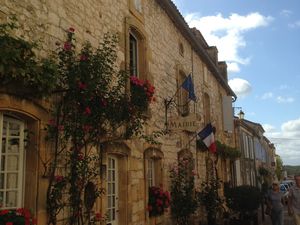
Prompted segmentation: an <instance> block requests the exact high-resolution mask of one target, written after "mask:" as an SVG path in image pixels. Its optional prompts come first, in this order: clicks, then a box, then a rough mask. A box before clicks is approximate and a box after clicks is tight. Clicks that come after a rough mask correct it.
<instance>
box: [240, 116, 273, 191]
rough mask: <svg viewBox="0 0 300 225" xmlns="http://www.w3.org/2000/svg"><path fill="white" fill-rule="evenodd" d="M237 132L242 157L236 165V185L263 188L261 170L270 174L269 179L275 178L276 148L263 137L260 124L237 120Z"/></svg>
mask: <svg viewBox="0 0 300 225" xmlns="http://www.w3.org/2000/svg"><path fill="white" fill-rule="evenodd" d="M235 132H236V137H237V138H236V139H237V147H238V148H239V149H240V150H241V153H242V155H241V157H240V159H238V160H237V161H236V162H235V164H236V165H237V166H236V169H237V171H239V172H237V173H238V176H237V179H236V181H235V183H236V185H251V186H257V187H261V184H262V183H261V182H262V180H261V178H259V176H260V174H259V168H260V167H263V168H265V169H266V170H268V171H269V172H270V175H272V176H270V177H269V179H270V181H269V182H271V180H273V179H275V178H274V168H275V164H274V163H275V158H274V154H275V148H274V145H273V144H272V143H271V142H270V141H269V140H268V139H267V138H266V137H265V136H264V135H263V134H264V129H263V127H262V126H261V124H259V123H255V122H253V121H249V120H246V119H243V118H235Z"/></svg>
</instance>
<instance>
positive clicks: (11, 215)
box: [0, 208, 37, 225]
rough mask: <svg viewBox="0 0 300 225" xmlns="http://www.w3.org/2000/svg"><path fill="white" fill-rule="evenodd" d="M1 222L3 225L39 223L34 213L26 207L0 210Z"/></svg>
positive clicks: (31, 224)
mask: <svg viewBox="0 0 300 225" xmlns="http://www.w3.org/2000/svg"><path fill="white" fill-rule="evenodd" d="M0 224H3V225H24V224H26V225H34V224H37V221H36V219H35V218H33V216H32V213H31V212H30V211H29V210H28V209H25V208H19V209H3V210H0Z"/></svg>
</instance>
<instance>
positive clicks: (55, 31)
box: [0, 0, 226, 225]
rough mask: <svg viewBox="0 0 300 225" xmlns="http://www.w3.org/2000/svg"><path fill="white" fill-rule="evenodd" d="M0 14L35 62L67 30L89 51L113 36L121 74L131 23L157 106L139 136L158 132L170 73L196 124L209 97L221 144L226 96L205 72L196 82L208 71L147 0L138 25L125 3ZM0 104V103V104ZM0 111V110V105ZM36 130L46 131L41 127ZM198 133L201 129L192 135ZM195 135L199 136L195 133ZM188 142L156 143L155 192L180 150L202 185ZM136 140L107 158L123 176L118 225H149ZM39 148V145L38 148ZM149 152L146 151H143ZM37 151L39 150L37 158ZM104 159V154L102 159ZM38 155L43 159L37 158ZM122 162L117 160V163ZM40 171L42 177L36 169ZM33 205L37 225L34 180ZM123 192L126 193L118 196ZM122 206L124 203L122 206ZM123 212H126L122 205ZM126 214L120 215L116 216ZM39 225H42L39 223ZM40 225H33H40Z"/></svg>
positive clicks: (176, 138)
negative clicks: (182, 88) (13, 21)
mask: <svg viewBox="0 0 300 225" xmlns="http://www.w3.org/2000/svg"><path fill="white" fill-rule="evenodd" d="M2 2H3V3H1V8H0V22H1V23H2V22H5V21H6V20H7V18H8V16H9V15H11V14H16V16H17V18H18V21H19V25H20V29H19V30H18V32H17V33H16V35H19V36H21V35H23V36H24V37H25V39H27V40H34V41H39V44H40V45H41V49H40V51H39V52H38V54H39V55H43V56H45V55H48V54H50V53H51V52H52V51H53V50H55V48H56V42H57V41H60V42H63V41H64V40H65V30H67V29H68V28H69V27H73V28H74V29H75V34H76V40H77V42H78V43H79V44H80V43H83V42H85V41H90V42H91V44H92V45H93V46H96V45H97V44H98V42H99V40H101V39H102V37H103V34H104V33H106V32H116V33H117V34H119V37H120V44H119V51H118V64H119V65H120V66H121V67H122V68H124V65H126V64H128V62H127V61H126V58H127V53H126V49H127V45H126V44H128V43H127V40H128V39H127V38H128V26H129V27H130V24H129V25H128V24H126V22H125V18H130V19H131V20H132V21H134V23H133V24H135V25H136V26H137V27H138V28H140V29H143V32H144V34H145V39H146V42H147V45H146V47H147V53H146V55H145V57H146V58H147V62H146V67H147V68H148V74H147V78H148V79H150V80H151V81H152V82H153V84H154V86H155V88H156V89H155V91H156V94H155V96H156V99H157V101H156V102H155V103H154V104H153V105H152V106H151V109H150V114H151V118H150V121H149V123H148V125H147V127H146V128H145V131H146V133H151V132H152V131H155V130H162V129H164V123H165V111H164V100H165V99H170V97H172V96H173V95H174V94H175V93H176V90H177V88H178V85H180V84H178V82H179V81H178V72H179V71H182V72H183V73H185V75H188V74H190V73H192V75H193V79H194V85H195V91H196V96H197V97H198V101H197V102H196V103H194V102H191V103H190V112H191V113H197V114H198V115H200V116H201V124H202V127H204V120H203V111H204V109H203V93H204V92H206V93H208V94H209V97H210V102H211V109H210V112H211V119H212V121H211V122H212V123H213V125H214V126H215V127H217V134H216V135H217V139H219V140H222V141H223V142H226V140H225V136H224V132H223V131H222V104H221V100H220V96H222V95H226V91H225V90H224V89H223V88H222V86H221V85H220V84H219V82H218V81H217V80H216V78H215V77H214V76H213V75H212V74H211V72H210V71H208V74H207V80H206V81H205V79H204V70H208V69H207V66H206V65H205V63H204V61H203V59H201V58H200V56H198V55H197V53H196V52H195V51H194V50H193V48H192V47H191V44H190V43H189V42H188V41H187V40H186V39H185V38H184V36H183V35H182V32H181V31H179V30H178V28H177V27H176V26H175V24H174V22H173V21H172V20H171V19H170V18H169V17H168V15H167V14H166V13H165V11H164V10H163V9H162V8H161V7H160V6H159V5H158V4H157V3H156V1H154V0H144V1H142V2H143V4H144V5H143V14H142V15H141V17H139V16H136V15H135V13H132V10H131V8H130V7H132V6H131V4H132V3H131V2H130V0H84V1H71V0H64V1H60V0H51V1H46V0H27V1H9V0H6V1H2ZM180 45H182V47H183V50H184V52H183V54H181V53H180V49H179V46H180ZM0 101H1V99H0ZM0 103H1V102H0ZM174 115H177V110H176V108H174V107H172V108H170V110H169V113H168V116H174ZM42 123H46V121H45V120H43V121H42ZM200 128H201V127H200ZM200 128H199V129H200ZM193 136H194V134H191V133H186V132H177V133H175V132H170V133H168V134H166V135H165V136H163V137H162V138H160V141H161V143H162V144H161V145H160V146H155V147H157V148H159V149H160V150H161V151H162V152H163V154H164V158H163V164H162V173H163V176H162V177H163V178H162V184H163V186H164V188H165V189H167V187H168V186H169V175H168V169H169V166H170V165H171V164H173V163H175V162H177V157H178V155H177V153H178V152H179V151H180V150H182V149H185V148H190V150H191V152H192V153H193V155H194V157H195V158H196V170H197V177H196V179H197V183H200V182H201V181H203V180H205V177H206V161H205V160H206V157H208V154H207V153H201V152H200V153H199V152H198V153H197V152H196V147H195V142H191V143H189V140H190V139H191V138H193ZM140 142H141V141H140V140H134V139H133V140H132V141H129V142H128V143H126V144H127V146H128V148H129V149H130V151H129V153H128V152H127V153H124V154H123V153H122V154H119V153H116V152H112V153H113V154H115V155H118V157H120V158H122V160H121V161H122V162H124V163H123V164H122V167H123V168H124V169H126V168H127V169H128V171H126V172H125V173H124V174H123V175H124V176H126V178H127V179H125V178H124V177H123V181H122V184H124V185H127V188H124V187H123V188H122V193H120V194H121V195H126V197H123V200H122V202H123V203H122V207H125V208H120V211H121V210H122V211H123V212H122V215H123V216H122V220H120V221H119V224H132V225H141V224H146V223H153V221H152V220H149V219H148V216H147V213H146V211H145V210H146V207H147V187H146V184H145V176H146V175H145V161H144V155H143V154H144V150H145V149H146V147H147V146H148V145H147V144H141V143H140ZM41 145H43V143H41ZM148 147H149V146H148ZM44 149H45V147H41V150H44ZM108 152H109V151H108ZM42 155H43V154H42ZM121 155H122V157H121ZM40 169H42V168H41V167H40ZM39 182H40V185H39V190H38V192H39V195H38V196H39V199H41V200H40V201H39V204H38V208H37V213H38V215H39V218H38V219H39V221H45V217H46V214H45V197H44V195H45V193H46V190H45V188H46V186H47V185H45V180H43V179H42V178H41V177H39ZM124 192H126V193H124ZM125 202H126V203H125ZM106 204H107V203H106V202H105V199H102V201H101V204H99V203H98V204H97V209H96V210H101V211H102V213H105V207H106ZM126 204H127V205H126ZM124 212H126V213H124ZM168 218H169V216H168V214H167V216H166V218H165V219H164V220H163V219H160V220H161V221H164V222H161V223H164V224H167V223H169V224H171V222H170V220H169V219H168ZM42 223H44V222H42ZM42 223H41V224H42Z"/></svg>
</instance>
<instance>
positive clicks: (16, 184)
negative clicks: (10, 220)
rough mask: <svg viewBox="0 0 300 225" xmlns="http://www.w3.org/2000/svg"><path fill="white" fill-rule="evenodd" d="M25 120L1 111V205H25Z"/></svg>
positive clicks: (15, 206)
mask: <svg viewBox="0 0 300 225" xmlns="http://www.w3.org/2000/svg"><path fill="white" fill-rule="evenodd" d="M24 127H25V124H24V122H23V121H21V120H19V119H16V118H13V117H10V116H6V115H4V114H2V113H0V149H1V151H0V159H1V160H0V205H1V208H3V209H5V208H10V209H12V208H20V207H22V206H23V187H24V171H25V165H24V164H25V163H24V159H25V151H24Z"/></svg>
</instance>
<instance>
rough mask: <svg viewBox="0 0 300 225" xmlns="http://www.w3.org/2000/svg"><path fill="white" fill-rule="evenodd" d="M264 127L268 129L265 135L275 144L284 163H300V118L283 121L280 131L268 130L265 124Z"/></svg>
mask: <svg viewBox="0 0 300 225" xmlns="http://www.w3.org/2000/svg"><path fill="white" fill-rule="evenodd" d="M263 127H264V129H265V130H266V133H265V136H266V137H268V138H269V140H270V141H271V142H273V143H274V144H275V147H276V153H277V154H278V155H280V157H281V158H282V160H283V162H284V164H289V165H300V149H299V145H300V118H298V119H295V120H290V121H287V122H285V123H283V124H282V125H281V130H280V131H275V130H274V129H270V130H268V126H266V127H265V125H263ZM270 127H272V125H270Z"/></svg>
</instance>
